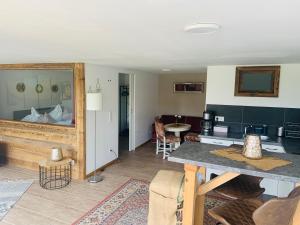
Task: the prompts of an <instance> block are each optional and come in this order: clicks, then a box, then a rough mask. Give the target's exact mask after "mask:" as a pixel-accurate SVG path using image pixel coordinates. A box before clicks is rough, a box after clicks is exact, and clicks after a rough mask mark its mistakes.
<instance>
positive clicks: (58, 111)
mask: <svg viewBox="0 0 300 225" xmlns="http://www.w3.org/2000/svg"><path fill="white" fill-rule="evenodd" d="M49 115H50V116H51V117H52V118H53V119H55V120H56V121H61V119H62V116H63V111H62V108H61V106H60V105H57V106H55V108H54V109H53V110H52V111H51V112H49Z"/></svg>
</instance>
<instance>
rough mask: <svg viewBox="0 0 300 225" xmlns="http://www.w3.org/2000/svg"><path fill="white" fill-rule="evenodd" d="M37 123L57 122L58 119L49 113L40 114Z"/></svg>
mask: <svg viewBox="0 0 300 225" xmlns="http://www.w3.org/2000/svg"><path fill="white" fill-rule="evenodd" d="M36 122H37V123H56V120H55V119H53V118H52V117H51V116H50V115H49V114H47V113H45V114H44V115H42V116H40V117H39V118H38V120H37V121H36Z"/></svg>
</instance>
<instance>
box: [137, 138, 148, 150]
mask: <svg viewBox="0 0 300 225" xmlns="http://www.w3.org/2000/svg"><path fill="white" fill-rule="evenodd" d="M151 140H152V138H150V139H149V140H148V141H145V142H144V143H142V144H140V145H138V146H137V147H135V149H137V148H140V147H143V146H144V145H146V144H147V143H148V142H150V141H151Z"/></svg>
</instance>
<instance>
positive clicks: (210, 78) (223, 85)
mask: <svg viewBox="0 0 300 225" xmlns="http://www.w3.org/2000/svg"><path fill="white" fill-rule="evenodd" d="M235 69H236V65H226V66H209V67H208V68H207V90H206V104H220V105H247V106H269V107H290V108H300V100H299V96H300V88H299V84H300V64H282V65H281V71H280V85H279V97H278V98H266V97H235V96H234V84H235Z"/></svg>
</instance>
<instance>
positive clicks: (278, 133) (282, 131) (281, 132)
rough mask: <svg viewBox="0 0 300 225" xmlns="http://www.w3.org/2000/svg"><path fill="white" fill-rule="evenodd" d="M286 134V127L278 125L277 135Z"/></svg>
mask: <svg viewBox="0 0 300 225" xmlns="http://www.w3.org/2000/svg"><path fill="white" fill-rule="evenodd" d="M283 135H284V128H283V127H278V128H277V136H278V137H283Z"/></svg>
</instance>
